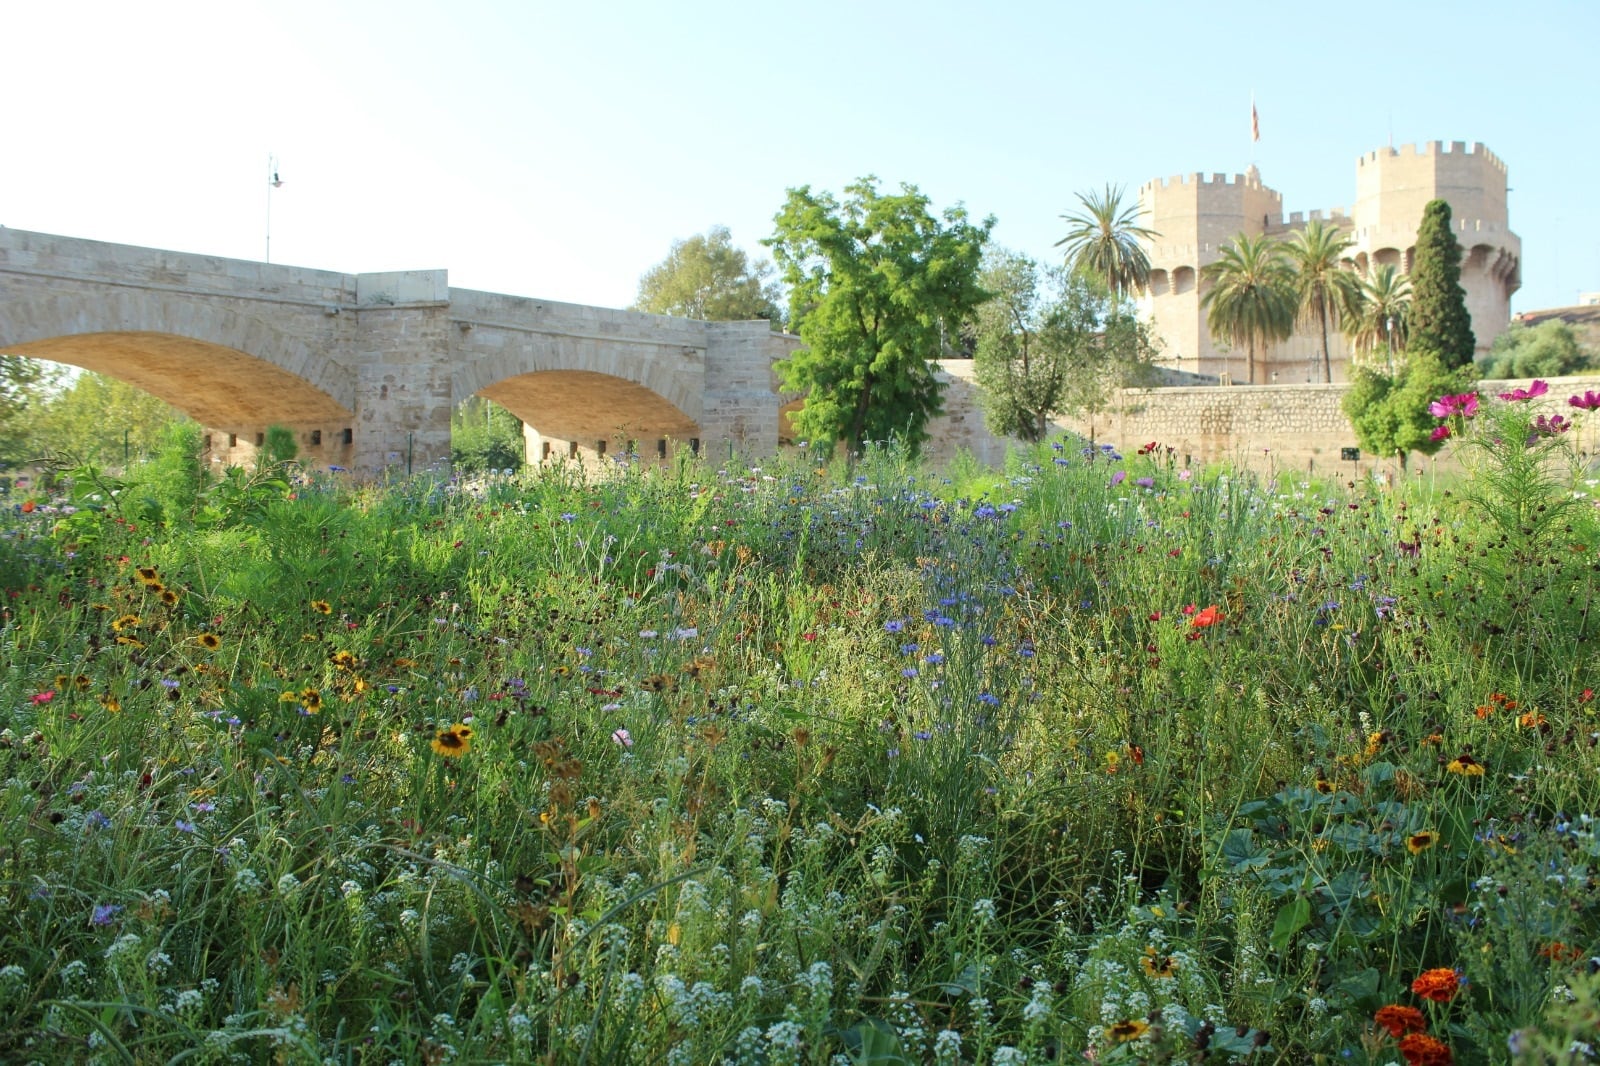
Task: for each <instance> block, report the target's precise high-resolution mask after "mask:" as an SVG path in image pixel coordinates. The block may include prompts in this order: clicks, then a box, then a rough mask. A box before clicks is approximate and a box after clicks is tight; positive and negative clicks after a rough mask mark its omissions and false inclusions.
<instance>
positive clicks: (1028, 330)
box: [967, 249, 1100, 443]
mask: <svg viewBox="0 0 1600 1066" xmlns="http://www.w3.org/2000/svg"><path fill="white" fill-rule="evenodd" d="M979 284H981V285H982V286H983V288H984V290H985V291H987V292H989V293H991V294H992V295H991V296H990V298H989V299H988V300H986V301H984V302H983V303H982V304H980V305H979V306H978V309H977V312H976V313H975V315H974V316H973V319H972V322H971V324H970V325H969V326H968V328H967V335H968V337H969V338H970V339H971V340H972V341H973V344H974V349H975V350H974V356H973V358H974V368H973V369H974V370H975V372H976V377H977V381H978V384H979V385H980V386H982V388H983V408H984V418H985V421H986V422H987V423H988V425H989V428H990V429H992V430H993V431H994V432H996V433H998V434H1002V435H1006V436H1015V437H1018V438H1020V439H1022V440H1025V441H1028V442H1030V443H1037V442H1039V441H1041V440H1043V439H1044V437H1045V435H1046V434H1047V433H1048V432H1049V422H1050V416H1051V415H1052V414H1053V413H1055V412H1057V411H1059V410H1060V409H1061V406H1062V404H1063V402H1064V401H1065V399H1066V392H1067V375H1068V372H1069V366H1070V364H1071V362H1072V360H1073V358H1074V355H1075V353H1076V351H1077V350H1078V349H1080V348H1082V347H1085V346H1087V345H1088V344H1090V343H1091V342H1092V340H1093V338H1094V335H1095V332H1096V330H1095V326H1096V324H1097V321H1096V316H1097V313H1098V312H1099V310H1100V306H1099V305H1100V301H1092V300H1091V299H1090V297H1089V287H1088V283H1087V281H1085V280H1084V279H1082V278H1078V279H1073V280H1070V281H1069V280H1068V279H1066V278H1064V277H1062V276H1061V275H1060V274H1059V273H1055V272H1052V273H1051V274H1050V275H1049V276H1048V278H1047V280H1046V284H1047V285H1049V287H1050V291H1044V292H1041V291H1040V278H1039V266H1038V264H1037V263H1035V262H1034V261H1033V260H1032V259H1030V258H1028V257H1027V256H1024V255H1018V254H1016V253H1015V252H1009V251H1005V250H1001V249H991V250H990V252H989V253H988V254H987V255H986V257H985V266H984V271H983V274H982V276H981V277H980V278H979ZM1080 361H1081V359H1080Z"/></svg>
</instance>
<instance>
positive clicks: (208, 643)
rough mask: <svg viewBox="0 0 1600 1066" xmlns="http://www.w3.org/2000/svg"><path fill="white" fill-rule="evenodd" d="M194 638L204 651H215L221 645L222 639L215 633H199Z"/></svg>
mask: <svg viewBox="0 0 1600 1066" xmlns="http://www.w3.org/2000/svg"><path fill="white" fill-rule="evenodd" d="M194 639H195V640H197V641H199V642H200V646H201V647H202V648H204V649H205V650H206V651H216V650H217V649H218V648H220V647H222V640H221V639H220V638H219V637H218V636H217V635H216V634H215V633H201V634H200V635H199V636H198V637H195V638H194Z"/></svg>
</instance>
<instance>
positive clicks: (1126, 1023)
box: [1106, 1018, 1150, 1044]
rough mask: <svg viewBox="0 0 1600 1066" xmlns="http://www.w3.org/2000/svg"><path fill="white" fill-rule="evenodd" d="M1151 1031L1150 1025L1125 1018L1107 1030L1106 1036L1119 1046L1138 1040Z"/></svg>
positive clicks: (1135, 1019)
mask: <svg viewBox="0 0 1600 1066" xmlns="http://www.w3.org/2000/svg"><path fill="white" fill-rule="evenodd" d="M1149 1031H1150V1024H1149V1023H1148V1022H1142V1021H1140V1020H1139V1019H1137V1018H1124V1019H1123V1020H1122V1021H1120V1022H1118V1023H1117V1024H1116V1025H1113V1026H1112V1027H1111V1028H1109V1029H1107V1030H1106V1035H1107V1036H1109V1037H1110V1038H1111V1039H1112V1040H1114V1041H1115V1042H1117V1043H1119V1044H1126V1043H1128V1042H1129V1041H1131V1040H1137V1039H1139V1038H1140V1037H1141V1036H1143V1035H1144V1034H1145V1033H1147V1032H1149Z"/></svg>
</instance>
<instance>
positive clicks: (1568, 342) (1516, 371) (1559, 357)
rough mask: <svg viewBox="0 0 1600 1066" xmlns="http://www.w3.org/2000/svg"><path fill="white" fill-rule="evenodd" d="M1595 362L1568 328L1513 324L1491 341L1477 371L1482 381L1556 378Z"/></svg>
mask: <svg viewBox="0 0 1600 1066" xmlns="http://www.w3.org/2000/svg"><path fill="white" fill-rule="evenodd" d="M1597 362H1600V360H1596V358H1595V353H1593V352H1589V351H1585V350H1584V348H1583V347H1582V346H1581V345H1580V344H1579V343H1578V335H1577V333H1576V332H1575V331H1574V330H1573V328H1572V327H1571V326H1569V325H1567V324H1566V323H1565V322H1559V321H1555V320H1551V321H1549V322H1541V323H1539V324H1538V325H1537V326H1525V325H1523V324H1522V323H1520V322H1513V323H1512V324H1511V328H1510V329H1508V330H1506V331H1505V332H1504V333H1502V334H1500V336H1498V337H1496V338H1495V340H1494V346H1493V347H1492V348H1490V349H1489V354H1488V355H1486V356H1484V358H1483V360H1482V361H1481V362H1480V364H1479V367H1480V372H1481V373H1482V374H1483V376H1484V377H1486V378H1558V377H1562V376H1564V375H1566V374H1577V373H1581V372H1583V371H1585V370H1590V369H1593V368H1594V367H1595V365H1596V363H1597Z"/></svg>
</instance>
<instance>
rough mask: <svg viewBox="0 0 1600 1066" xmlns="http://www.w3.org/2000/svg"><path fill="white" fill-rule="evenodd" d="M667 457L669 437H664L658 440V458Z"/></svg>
mask: <svg viewBox="0 0 1600 1066" xmlns="http://www.w3.org/2000/svg"><path fill="white" fill-rule="evenodd" d="M666 457H667V438H665V437H662V438H661V439H660V440H658V441H656V458H657V459H665V458H666Z"/></svg>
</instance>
